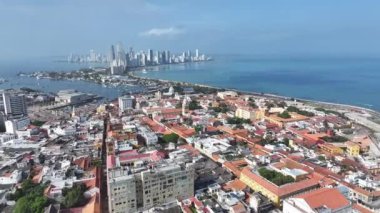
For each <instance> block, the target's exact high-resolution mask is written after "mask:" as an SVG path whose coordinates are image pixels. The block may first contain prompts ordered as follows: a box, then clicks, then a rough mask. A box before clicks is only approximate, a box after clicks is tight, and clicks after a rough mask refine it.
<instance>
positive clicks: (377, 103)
mask: <svg viewBox="0 0 380 213" xmlns="http://www.w3.org/2000/svg"><path fill="white" fill-rule="evenodd" d="M212 57H213V58H214V60H213V61H208V62H199V63H188V64H178V65H165V66H159V67H154V68H152V69H149V70H148V71H147V72H137V75H140V76H144V77H150V78H157V79H167V80H177V81H186V82H191V83H201V84H207V85H212V86H219V87H226V88H234V89H239V90H244V91H253V92H264V93H272V94H277V95H284V96H290V97H297V98H305V99H311V100H320V101H329V102H335V103H342V104H352V105H356V106H361V107H366V108H371V109H375V110H378V111H380V59H370V58H259V57H253V56H244V55H219V56H214V55H213V56H212ZM57 59H62V58H54V57H47V58H37V59H30V60H17V61H1V59H0V78H5V79H7V80H8V82H6V83H3V84H0V89H6V88H20V87H29V88H34V89H40V90H43V91H48V92H57V91H58V90H62V89H76V90H78V91H82V92H90V93H95V94H98V95H100V96H103V97H106V98H109V99H113V98H115V97H118V96H119V95H121V94H122V92H123V91H128V90H130V89H133V88H128V87H125V88H108V87H103V86H101V85H98V84H95V83H90V82H82V81H54V80H47V79H40V80H37V79H35V78H28V77H18V76H17V73H18V72H33V71H53V70H54V71H70V70H76V69H79V68H86V67H95V66H99V65H98V64H71V63H66V62H57Z"/></svg>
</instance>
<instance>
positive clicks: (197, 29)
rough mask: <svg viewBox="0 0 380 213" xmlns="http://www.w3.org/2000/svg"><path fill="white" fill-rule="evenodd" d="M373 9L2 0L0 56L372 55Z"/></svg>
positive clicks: (349, 4)
mask: <svg viewBox="0 0 380 213" xmlns="http://www.w3.org/2000/svg"><path fill="white" fill-rule="evenodd" d="M379 4H380V3H379V2H376V1H368V2H358V1H351V0H350V1H344V4H342V3H340V2H330V1H319V2H318V3H315V2H313V3H310V2H302V1H298V0H291V1H286V2H274V1H265V2H261V1H242V2H239V4H236V3H235V2H230V1H217V2H216V1H207V2H202V3H201V2H200V1H195V2H194V1H191V2H170V1H136V0H132V1H115V2H114V3H113V4H109V3H108V2H102V1H82V2H74V1H65V2H61V1H50V2H48V3H47V2H43V1H33V3H31V2H28V1H24V0H19V1H7V0H2V1H0V8H1V9H0V11H1V13H0V14H1V15H0V20H1V21H0V23H1V25H2V26H3V27H4V29H6V30H4V31H3V32H2V33H1V34H0V45H1V46H2V50H3V51H1V54H0V57H1V58H2V59H3V60H7V59H14V58H17V59H22V58H31V57H40V56H56V55H66V54H67V53H70V52H74V51H78V52H86V51H88V50H89V49H94V50H95V51H97V52H104V51H106V50H107V49H108V45H107V44H109V43H112V42H114V41H121V42H123V43H124V44H126V45H127V46H129V45H128V44H133V45H134V46H138V47H140V48H141V49H148V48H153V49H171V50H172V51H174V52H176V51H180V50H183V49H191V48H192V47H197V48H199V49H202V50H207V53H209V54H215V53H219V54H226V53H233V54H237V53H239V54H257V55H296V56H297V55H298V56H299V55H302V56H304V55H305V54H306V55H327V56H330V55H340V56H352V55H353V56H358V55H360V56H363V57H365V56H371V57H377V56H378V55H380V49H379V48H378V47H379V46H380V45H379V41H378V39H377V38H378V37H379V34H380V31H379V29H378V27H377V22H378V20H379V18H380V17H379V16H380V15H379V14H378V12H377V11H378V10H377V8H379V6H380V5H379ZM98 11H102V13H98ZM322 14H323V15H322ZM284 17H286V18H284ZM10 20H12V21H10ZM79 20H80V21H79ZM131 20H133V21H131ZM78 32H80V33H78ZM31 40H33V42H30V41H31Z"/></svg>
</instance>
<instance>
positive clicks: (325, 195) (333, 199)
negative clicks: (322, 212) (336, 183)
mask: <svg viewBox="0 0 380 213" xmlns="http://www.w3.org/2000/svg"><path fill="white" fill-rule="evenodd" d="M295 198H301V199H304V200H305V201H306V203H307V204H308V205H309V206H310V207H311V208H312V209H315V208H318V207H322V206H326V207H328V208H330V209H332V210H335V209H340V208H343V207H346V206H349V205H350V201H348V200H347V199H346V198H345V197H344V196H343V195H342V193H340V192H339V190H338V189H336V188H321V189H317V190H315V191H312V192H309V193H305V194H302V195H298V196H296V197H295Z"/></svg>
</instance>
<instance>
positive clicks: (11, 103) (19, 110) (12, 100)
mask: <svg viewBox="0 0 380 213" xmlns="http://www.w3.org/2000/svg"><path fill="white" fill-rule="evenodd" d="M0 105H1V106H0V111H2V112H4V115H5V116H6V117H8V118H9V117H22V116H26V115H28V113H27V106H26V101H25V97H24V96H23V95H17V94H12V93H9V92H5V91H1V100H0Z"/></svg>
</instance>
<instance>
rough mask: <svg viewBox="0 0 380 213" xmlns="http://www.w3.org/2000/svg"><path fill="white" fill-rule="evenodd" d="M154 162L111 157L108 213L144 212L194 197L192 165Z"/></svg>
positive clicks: (141, 156) (147, 156)
mask: <svg viewBox="0 0 380 213" xmlns="http://www.w3.org/2000/svg"><path fill="white" fill-rule="evenodd" d="M153 158H154V157H152V155H150V154H137V155H132V154H128V156H118V157H115V156H113V155H109V156H108V158H107V170H108V173H107V184H108V202H109V203H108V206H109V212H115V213H117V212H120V213H125V212H137V211H144V210H148V209H150V208H152V207H155V206H158V205H162V204H165V203H170V202H173V201H175V200H177V199H180V200H182V199H186V198H190V197H192V196H193V195H194V168H193V165H192V164H185V163H182V164H181V163H179V162H174V161H171V160H166V161H160V162H156V163H152V159H153ZM149 162H151V163H149Z"/></svg>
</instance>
